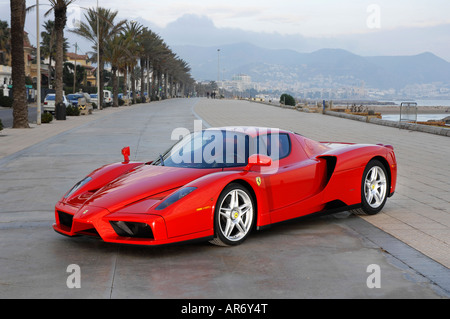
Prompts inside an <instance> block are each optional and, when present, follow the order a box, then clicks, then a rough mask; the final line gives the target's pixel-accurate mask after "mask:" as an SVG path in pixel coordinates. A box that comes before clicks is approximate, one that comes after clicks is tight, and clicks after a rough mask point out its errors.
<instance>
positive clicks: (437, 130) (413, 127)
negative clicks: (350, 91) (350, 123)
mask: <svg viewBox="0 0 450 319" xmlns="http://www.w3.org/2000/svg"><path fill="white" fill-rule="evenodd" d="M325 114H326V115H331V116H337V117H342V118H347V119H350V120H356V121H361V122H366V123H372V124H378V125H384V126H390V127H396V128H399V129H405V130H410V131H418V132H424V133H431V134H436V135H443V136H450V128H446V127H439V126H432V125H423V124H414V123H406V122H395V121H388V120H383V119H379V118H376V117H367V116H361V115H354V114H348V113H342V112H333V111H325Z"/></svg>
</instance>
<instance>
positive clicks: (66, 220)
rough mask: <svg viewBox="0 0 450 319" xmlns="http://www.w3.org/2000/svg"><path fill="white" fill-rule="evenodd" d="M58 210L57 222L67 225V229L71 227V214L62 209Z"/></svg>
mask: <svg viewBox="0 0 450 319" xmlns="http://www.w3.org/2000/svg"><path fill="white" fill-rule="evenodd" d="M57 212H58V219H59V224H60V225H61V226H65V227H68V228H69V229H71V228H72V222H73V215H70V214H67V213H64V212H62V211H59V210H58V211H57Z"/></svg>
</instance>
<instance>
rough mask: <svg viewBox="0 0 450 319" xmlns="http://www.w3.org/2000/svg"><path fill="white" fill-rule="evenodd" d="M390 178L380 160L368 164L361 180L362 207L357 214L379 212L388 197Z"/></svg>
mask: <svg viewBox="0 0 450 319" xmlns="http://www.w3.org/2000/svg"><path fill="white" fill-rule="evenodd" d="M388 189H389V180H388V174H387V172H386V168H385V167H384V165H383V164H382V163H381V162H380V161H378V160H372V161H370V162H369V164H367V166H366V168H365V170H364V173H363V178H362V181H361V208H359V209H355V210H353V211H352V212H354V213H356V214H365V215H375V214H377V213H379V212H380V211H381V210H382V209H383V207H384V204H385V203H386V199H387V197H388Z"/></svg>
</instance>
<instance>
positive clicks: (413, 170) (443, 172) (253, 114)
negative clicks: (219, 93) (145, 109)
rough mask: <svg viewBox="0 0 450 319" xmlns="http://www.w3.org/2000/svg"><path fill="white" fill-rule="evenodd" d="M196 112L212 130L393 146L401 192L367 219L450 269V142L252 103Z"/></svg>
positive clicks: (208, 103)
mask: <svg viewBox="0 0 450 319" xmlns="http://www.w3.org/2000/svg"><path fill="white" fill-rule="evenodd" d="M195 112H196V113H197V115H198V116H200V117H201V118H203V119H204V120H205V121H207V122H208V124H209V125H210V126H224V125H249V126H267V127H276V128H283V129H288V130H291V131H294V132H297V133H300V134H302V135H304V136H306V137H309V138H311V139H314V140H318V141H337V142H340V141H341V142H354V143H374V144H376V143H384V144H392V145H393V146H394V149H395V151H396V156H397V161H398V174H399V176H398V182H397V191H396V193H395V195H394V196H393V197H392V198H390V199H388V201H387V204H386V206H385V208H384V209H383V211H382V212H381V213H380V214H378V215H375V216H368V217H363V218H364V219H365V220H367V221H368V222H370V223H371V224H373V225H375V226H377V227H378V228H380V229H382V230H383V231H385V232H387V233H389V234H391V235H393V236H394V237H396V238H398V239H399V240H401V241H403V242H404V243H406V244H408V245H410V246H411V247H413V248H415V249H417V250H418V251H420V252H422V253H423V254H425V255H427V256H429V257H430V258H432V259H434V260H435V261H437V262H439V263H441V264H442V265H444V266H446V267H447V268H450V195H449V194H450V179H449V173H450V166H449V163H450V138H449V137H445V136H438V135H434V134H428V133H421V132H413V131H408V130H401V129H397V128H391V127H386V126H381V125H375V124H368V123H362V122H358V121H353V120H349V119H342V118H338V117H334V116H329V115H322V114H317V113H303V112H298V111H295V110H291V109H283V108H279V107H274V106H269V105H264V104H259V103H252V102H248V101H239V102H237V101H228V100H202V101H201V102H200V103H198V104H197V105H196V107H195Z"/></svg>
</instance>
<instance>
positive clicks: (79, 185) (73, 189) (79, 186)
mask: <svg viewBox="0 0 450 319" xmlns="http://www.w3.org/2000/svg"><path fill="white" fill-rule="evenodd" d="M91 180H92V177H90V176H87V177H86V178H84V179H83V180H81V181H79V182H78V183H77V184H75V186H74V187H72V189H71V190H70V191H69V192H68V193H67V194H66V195H65V196H64V198H67V197H69V196H70V195H72V194H73V193H75V192H76V191H77V190H79V189H80V188H81V187H83V186H84V185H86V184H87V183H89V182H90V181H91Z"/></svg>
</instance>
